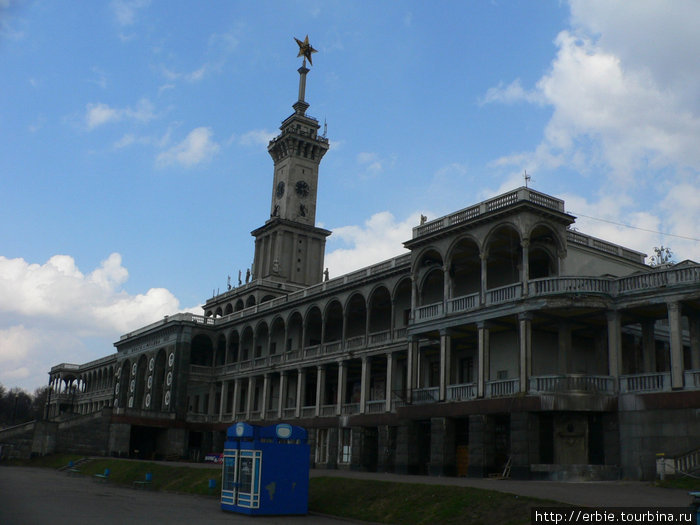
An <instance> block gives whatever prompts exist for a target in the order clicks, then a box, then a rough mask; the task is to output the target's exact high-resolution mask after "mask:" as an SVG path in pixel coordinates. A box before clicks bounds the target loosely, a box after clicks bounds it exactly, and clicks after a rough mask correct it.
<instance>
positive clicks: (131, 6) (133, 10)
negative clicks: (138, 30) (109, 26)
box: [111, 0, 151, 26]
mask: <svg viewBox="0 0 700 525" xmlns="http://www.w3.org/2000/svg"><path fill="white" fill-rule="evenodd" d="M150 3H151V2H150V0H113V2H112V4H111V7H112V11H113V12H114V16H115V18H116V20H117V23H118V24H119V25H121V26H130V25H133V24H134V22H135V21H136V14H137V12H138V10H139V9H143V8H145V7H148V6H149V5H150Z"/></svg>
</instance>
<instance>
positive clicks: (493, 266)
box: [484, 223, 522, 289]
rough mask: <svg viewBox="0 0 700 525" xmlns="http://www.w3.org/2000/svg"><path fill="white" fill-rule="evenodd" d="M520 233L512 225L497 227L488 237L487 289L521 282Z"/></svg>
mask: <svg viewBox="0 0 700 525" xmlns="http://www.w3.org/2000/svg"><path fill="white" fill-rule="evenodd" d="M520 241H521V238H520V233H519V231H518V229H517V228H516V227H515V226H514V225H513V224H511V223H504V224H500V225H498V226H496V227H495V228H494V229H493V230H491V231H490V232H489V234H488V236H487V237H486V242H485V243H484V246H486V254H487V259H486V288H487V289H493V288H498V287H500V286H506V285H508V284H513V283H517V282H518V281H520V272H521V270H522V247H521V246H520Z"/></svg>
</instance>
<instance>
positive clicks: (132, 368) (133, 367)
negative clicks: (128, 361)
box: [131, 363, 136, 376]
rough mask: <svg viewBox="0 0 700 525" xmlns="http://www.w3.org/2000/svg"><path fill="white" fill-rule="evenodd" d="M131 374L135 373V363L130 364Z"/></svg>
mask: <svg viewBox="0 0 700 525" xmlns="http://www.w3.org/2000/svg"><path fill="white" fill-rule="evenodd" d="M131 375H132V376H135V375H136V363H134V364H133V365H132V366H131Z"/></svg>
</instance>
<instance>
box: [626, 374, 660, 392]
mask: <svg viewBox="0 0 700 525" xmlns="http://www.w3.org/2000/svg"><path fill="white" fill-rule="evenodd" d="M665 390H671V373H670V372H659V373H653V374H634V375H625V376H620V392H662V391H665Z"/></svg>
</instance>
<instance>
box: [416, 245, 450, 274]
mask: <svg viewBox="0 0 700 525" xmlns="http://www.w3.org/2000/svg"><path fill="white" fill-rule="evenodd" d="M443 261H444V257H443V256H442V253H440V251H439V250H438V249H437V248H435V247H434V246H428V247H426V248H424V249H423V250H422V251H421V252H419V253H418V255H417V256H416V258H415V259H414V260H413V268H411V273H412V274H414V275H415V274H416V272H420V271H421V269H424V268H427V267H430V266H436V265H439V266H442V265H443Z"/></svg>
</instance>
